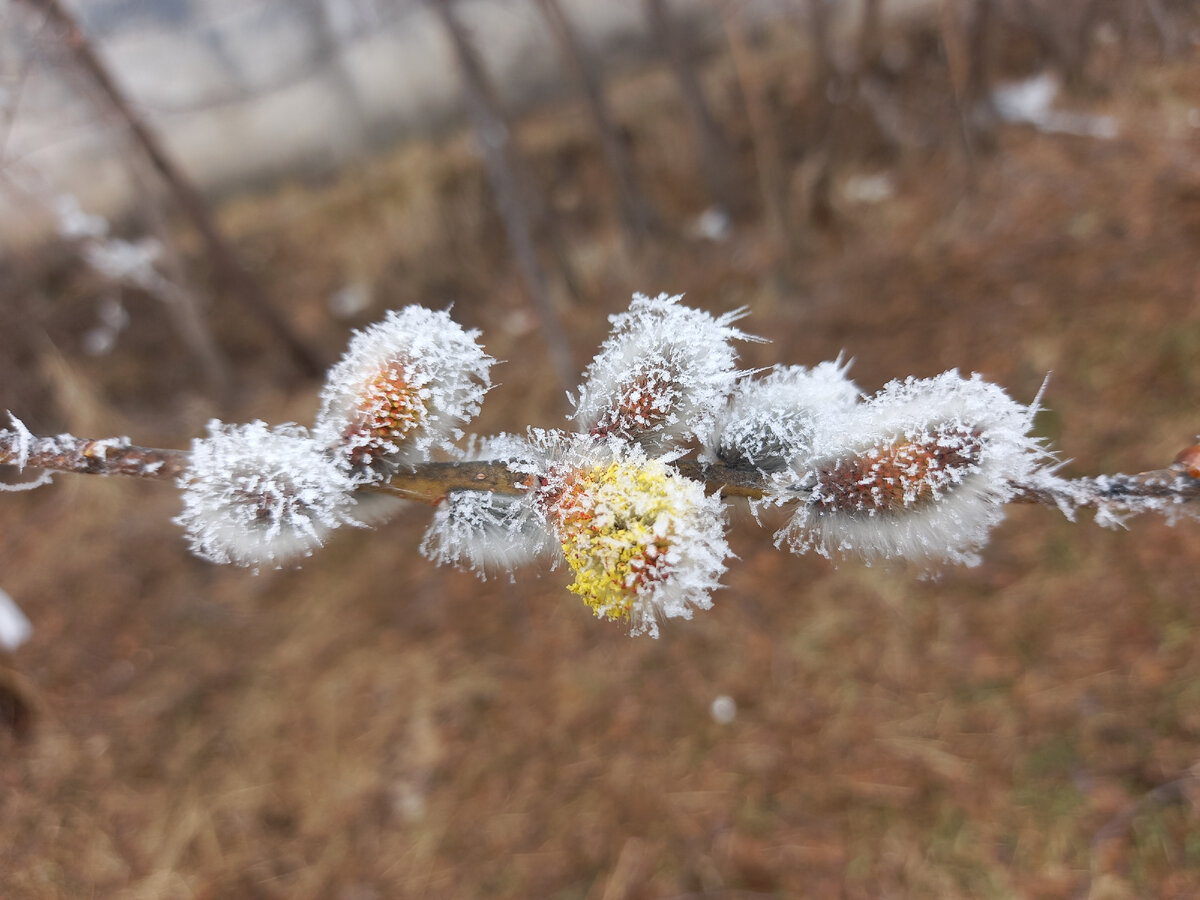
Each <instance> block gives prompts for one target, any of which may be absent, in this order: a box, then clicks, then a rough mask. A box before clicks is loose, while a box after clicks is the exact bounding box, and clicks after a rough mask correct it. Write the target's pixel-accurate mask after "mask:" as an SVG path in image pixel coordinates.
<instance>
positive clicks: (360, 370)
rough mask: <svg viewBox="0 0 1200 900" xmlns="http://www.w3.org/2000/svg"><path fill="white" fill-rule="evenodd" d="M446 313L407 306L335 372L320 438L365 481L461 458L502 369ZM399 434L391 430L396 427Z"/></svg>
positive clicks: (366, 336) (363, 339)
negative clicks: (458, 449)
mask: <svg viewBox="0 0 1200 900" xmlns="http://www.w3.org/2000/svg"><path fill="white" fill-rule="evenodd" d="M478 336H479V332H478V331H468V330H466V329H464V328H463V327H462V326H461V325H459V324H458V323H457V322H455V321H454V320H453V319H451V318H450V315H449V313H447V312H445V311H438V312H435V311H433V310H429V309H425V308H424V307H421V306H407V307H405V308H404V309H402V310H400V311H399V312H397V311H394V310H389V311H388V313H387V315H386V317H385V318H384V319H383V321H381V322H376V323H375V324H373V325H370V326H368V327H367V328H365V329H363V330H362V331H359V332H357V333H356V334H355V335H354V337H353V338H352V339H351V341H350V346H349V347H348V348H347V350H346V353H345V354H344V355H343V356H342V358H341V360H340V361H339V362H338V363H337V364H336V365H335V366H333V368H332V369H330V370H329V374H328V376H327V378H326V381H325V389H324V391H323V392H322V394H321V410H320V412H319V413H318V415H317V421H316V425H315V426H314V429H313V431H314V436H315V437H316V439H317V440H318V441H320V442H321V443H322V444H323V445H325V446H326V447H328V448H330V449H331V450H333V451H334V452H335V453H336V454H337V455H338V457H339V458H340V459H341V460H342V461H343V462H344V463H350V465H349V466H348V468H352V469H354V470H355V474H356V476H357V477H359V478H360V480H363V481H379V480H382V479H383V478H385V477H386V475H387V474H388V472H389V471H391V470H392V469H394V467H395V466H396V465H400V464H405V463H413V462H420V461H422V460H427V459H429V457H430V453H431V451H432V450H434V449H435V448H440V449H444V450H448V451H451V452H453V441H454V440H457V439H458V438H460V437H461V436H462V430H461V426H462V425H463V424H464V423H466V422H468V421H469V420H470V419H471V418H472V417H474V416H475V415H477V414H478V413H479V407H480V404H481V403H482V401H483V397H484V394H486V393H487V391H488V389H489V388H490V387H491V377H490V374H489V371H490V369H491V366H492V364H493V363H494V362H495V360H494V359H492V357H490V356H488V355H487V354H486V353H485V352H484V351H483V348H482V347H481V346H480V345H479V343H478V342H477V341H476V338H477V337H478ZM392 425H394V426H395V427H387V426H392Z"/></svg>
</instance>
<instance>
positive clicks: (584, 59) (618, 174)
mask: <svg viewBox="0 0 1200 900" xmlns="http://www.w3.org/2000/svg"><path fill="white" fill-rule="evenodd" d="M536 2H537V7H538V9H539V10H540V11H541V13H542V16H543V18H545V20H546V24H547V26H548V27H549V29H550V34H551V36H552V37H553V38H554V42H555V44H557V45H558V50H559V56H560V57H561V58H562V62H563V65H564V66H565V67H566V68H567V70H568V71H569V72H570V73H571V77H572V78H573V79H574V81H575V83H576V86H577V87H578V89H579V91H580V93H581V94H583V98H584V101H585V102H586V104H587V109H588V115H590V116H591V118H592V124H593V125H594V126H595V128H596V135H597V137H599V139H600V149H601V152H603V154H604V159H605V162H606V163H607V164H608V167H609V169H610V170H611V171H612V175H613V178H614V179H615V180H616V182H617V202H618V205H619V207H620V211H621V219H622V222H623V223H624V226H625V232H626V235H625V237H626V241H627V242H628V243H629V245H630V247H631V248H637V246H638V245H639V244H640V243H641V242H642V241H644V240H645V238H646V236H647V234H648V233H649V231H650V229H651V227H652V226H653V224H654V218H655V216H654V209H653V207H652V206H651V203H650V199H649V198H648V197H647V196H646V194H645V192H644V191H643V190H642V185H641V183H640V180H639V179H638V175H637V170H636V168H635V167H634V164H633V157H632V154H631V153H630V151H629V148H628V147H626V145H625V142H624V140H623V138H622V135H621V131H620V129H619V128H618V126H617V124H616V122H615V121H614V120H613V116H612V113H611V112H610V111H609V108H608V101H607V100H606V99H605V96H604V85H603V83H602V82H601V80H600V75H599V73H598V71H597V67H596V65H595V63H594V61H593V60H592V59H591V58H590V57H589V56H588V54H587V52H586V50H585V49H584V47H583V45H582V43H581V42H580V40H579V37H578V36H577V35H576V34H575V31H574V29H573V28H572V27H571V23H570V21H569V20H568V19H567V17H566V15H565V14H564V13H563V10H562V6H561V5H560V4H559V0H536Z"/></svg>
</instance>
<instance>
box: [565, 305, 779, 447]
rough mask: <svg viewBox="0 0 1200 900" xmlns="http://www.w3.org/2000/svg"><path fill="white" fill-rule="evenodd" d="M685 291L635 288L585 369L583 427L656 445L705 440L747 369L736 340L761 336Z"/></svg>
mask: <svg viewBox="0 0 1200 900" xmlns="http://www.w3.org/2000/svg"><path fill="white" fill-rule="evenodd" d="M681 299H682V297H681V296H676V297H669V296H667V295H666V294H660V295H659V296H657V297H654V298H650V297H647V296H645V295H643V294H634V295H633V302H632V303H631V304H630V306H629V311H628V312H624V313H621V314H619V315H615V316H611V317H610V321H611V322H612V325H613V328H612V332H611V334H610V335H609V337H608V339H607V340H606V341H605V342H604V344H603V345H602V346H601V347H600V351H599V353H597V354H596V357H595V359H593V360H592V363H591V365H589V366H588V368H587V371H586V372H585V373H584V382H583V384H582V386H581V387H580V388H579V398H578V401H577V402H576V403H575V412H574V415H573V416H572V418H573V419H574V421H575V423H576V426H577V427H578V428H579V430H580V431H582V432H590V433H592V434H594V435H595V436H597V437H609V436H612V437H619V438H622V439H625V440H631V441H636V442H637V443H639V444H641V445H642V446H643V447H645V448H646V449H647V450H648V451H650V452H656V451H662V450H666V449H669V448H671V447H674V446H678V445H680V444H682V443H684V442H686V441H689V440H692V439H694V438H699V439H701V440H703V439H704V438H705V437H706V436H707V434H708V431H709V429H710V428H711V427H712V425H713V422H714V420H715V419H716V416H717V412H718V410H719V409H720V408H721V406H722V405H723V404H724V402H725V398H726V397H727V396H728V395H729V393H730V391H732V390H733V387H734V385H735V384H736V383H737V380H738V378H740V377H741V376H742V375H743V374H744V373H742V372H740V371H738V369H737V367H736V364H737V353H736V352H735V351H734V349H733V344H732V342H733V341H734V340H757V339H756V338H752V337H751V336H750V335H747V334H745V333H743V332H741V331H739V330H738V329H736V328H733V327H732V324H733V323H734V322H736V321H737V320H738V319H740V318H742V316H743V315H745V311H744V310H736V311H734V312H731V313H726V314H725V315H722V316H718V317H714V316H712V315H710V314H708V313H706V312H703V311H701V310H698V309H691V308H689V307H686V306H682V305H680V303H679V301H680V300H681Z"/></svg>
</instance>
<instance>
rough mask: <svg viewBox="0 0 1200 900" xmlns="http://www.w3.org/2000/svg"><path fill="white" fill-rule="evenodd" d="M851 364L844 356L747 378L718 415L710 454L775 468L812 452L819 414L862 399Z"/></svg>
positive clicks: (849, 406)
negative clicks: (850, 375) (850, 376)
mask: <svg viewBox="0 0 1200 900" xmlns="http://www.w3.org/2000/svg"><path fill="white" fill-rule="evenodd" d="M849 368H850V364H849V363H843V362H842V358H841V357H840V356H839V357H838V358H837V360H836V361H833V362H823V363H820V364H819V365H817V366H814V367H813V368H811V369H806V368H805V367H804V366H785V367H781V368H777V369H775V370H773V371H772V372H771V373H769V374H768V375H766V376H765V377H763V378H759V379H756V380H754V381H743V382H742V383H741V384H739V385H738V387H737V389H736V390H735V391H734V392H733V395H732V396H731V397H730V398H729V402H728V404H727V405H726V406H725V409H724V410H723V411H722V413H721V415H720V416H719V417H718V419H717V424H716V427H715V428H714V429H713V433H712V435H711V437H710V438H709V442H708V446H707V447H706V450H705V456H706V457H707V458H708V459H710V460H720V461H721V462H723V463H725V464H726V465H730V466H753V467H755V468H758V469H760V470H762V471H763V472H775V471H778V470H780V469H782V468H784V467H785V466H786V465H787V464H788V463H789V462H791V461H792V460H793V459H795V458H796V457H797V456H801V455H804V454H807V453H810V452H811V451H812V440H813V434H814V432H815V429H816V427H817V426H816V421H817V418H818V417H820V416H840V415H843V414H845V413H846V412H847V411H849V410H850V409H853V407H854V406H855V404H857V403H858V398H859V390H858V387H857V386H856V385H855V384H854V382H853V381H851V380H850V379H848V378H847V377H846V370H847V369H849Z"/></svg>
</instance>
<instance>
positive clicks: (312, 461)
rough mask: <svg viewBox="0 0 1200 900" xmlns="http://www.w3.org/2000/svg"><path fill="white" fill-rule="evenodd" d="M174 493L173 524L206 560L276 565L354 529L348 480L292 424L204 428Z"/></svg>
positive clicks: (352, 483) (351, 485) (350, 480)
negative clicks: (179, 498)
mask: <svg viewBox="0 0 1200 900" xmlns="http://www.w3.org/2000/svg"><path fill="white" fill-rule="evenodd" d="M179 487H180V489H181V490H182V492H183V512H181V513H180V514H179V516H178V517H177V518H176V519H175V521H176V523H177V524H179V525H181V526H183V528H184V529H185V531H186V533H187V538H188V541H189V543H190V545H191V548H192V551H193V552H194V553H195V554H196V555H197V556H200V557H202V558H204V559H207V560H209V561H210V562H215V563H236V564H237V565H240V566H262V565H270V566H279V565H281V564H283V563H285V562H287V561H288V560H291V559H294V558H296V557H298V556H308V555H310V554H311V553H312V552H313V551H314V550H315V549H316V548H318V547H320V546H321V544H322V543H323V541H324V539H325V537H326V536H327V535H328V534H329V532H331V531H332V530H333V529H335V528H337V527H339V526H340V525H344V524H358V523H357V521H356V519H355V518H354V515H353V512H354V507H355V501H354V497H353V496H352V491H353V490H354V487H355V481H354V479H353V478H352V477H351V476H350V475H349V474H348V473H347V472H346V471H345V469H344V468H343V467H341V466H339V465H338V464H337V462H335V461H334V460H333V459H332V458H330V457H329V456H328V455H327V454H326V453H324V452H323V450H322V448H321V447H320V445H318V444H317V443H316V442H315V441H313V440H312V439H311V438H310V437H309V436H308V433H307V431H306V430H305V429H303V428H301V427H300V426H298V425H280V426H277V427H274V428H272V427H270V426H268V425H267V424H266V423H265V422H252V423H250V424H249V425H224V424H222V423H221V422H218V421H216V420H214V421H212V422H210V423H209V425H208V437H206V438H199V439H197V440H196V441H194V442H193V443H192V454H191V464H190V465H189V467H188V468H187V470H186V471H185V472H184V474H183V475H181V476H180V478H179Z"/></svg>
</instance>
